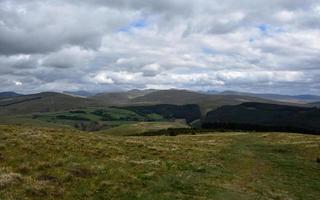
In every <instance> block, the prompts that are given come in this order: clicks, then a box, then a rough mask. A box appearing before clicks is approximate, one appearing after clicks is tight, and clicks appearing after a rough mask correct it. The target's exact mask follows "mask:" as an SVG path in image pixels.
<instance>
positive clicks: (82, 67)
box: [0, 0, 320, 94]
mask: <svg viewBox="0 0 320 200" xmlns="http://www.w3.org/2000/svg"><path fill="white" fill-rule="evenodd" d="M319 8H320V3H319V1H318V0H305V1H301V0H276V1H264V0H258V1H252V0H243V1H238V0H225V1H216V0H210V1H209V0H190V1H183V0H163V1H152V0H145V1H135V0H118V1H112V0H103V1H102V0H92V1H88V0H79V1H73V0H57V1H50V0H43V1H40V0H29V1H27V0H16V1H11V0H3V1H0V82H1V90H16V91H21V92H35V91H44V90H56V91H60V90H61V89H62V88H63V90H65V88H70V89H72V90H77V89H83V88H88V90H99V91H104V90H117V89H132V88H140V89H142V88H151V87H154V88H174V87H175V88H184V89H195V90H214V89H220V90H224V89H236V90H245V91H255V92H265V91H271V92H272V91H275V92H279V93H291V94H294V93H295V94H296V93H308V92H309V93H315V94H316V93H319V92H320V80H319V78H318V77H319V75H320V68H319V66H320V59H319V55H320V40H319V38H320V9H319ZM16 83H21V84H16Z"/></svg>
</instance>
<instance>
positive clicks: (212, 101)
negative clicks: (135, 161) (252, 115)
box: [132, 90, 280, 113]
mask: <svg viewBox="0 0 320 200" xmlns="http://www.w3.org/2000/svg"><path fill="white" fill-rule="evenodd" d="M132 102H135V103H140V104H142V103H145V104H176V105H184V104H198V105H199V106H200V107H201V110H202V112H204V113H205V112H207V111H209V110H211V109H214V108H217V107H220V106H223V105H237V104H241V103H244V102H261V103H277V102H276V101H272V100H267V99H263V98H258V97H253V96H241V95H209V94H202V93H198V92H193V91H187V90H159V91H156V92H152V93H150V94H147V95H144V96H141V97H137V98H135V99H133V100H132ZM279 103H280V102H279Z"/></svg>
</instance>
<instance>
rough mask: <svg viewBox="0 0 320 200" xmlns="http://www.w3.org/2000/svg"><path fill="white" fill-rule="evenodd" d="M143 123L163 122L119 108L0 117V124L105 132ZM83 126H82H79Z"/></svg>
mask: <svg viewBox="0 0 320 200" xmlns="http://www.w3.org/2000/svg"><path fill="white" fill-rule="evenodd" d="M143 121H158V122H165V121H167V120H165V119H164V118H163V117H162V116H160V115H158V114H150V115H146V116H141V115H139V114H137V113H135V112H132V111H129V110H125V109H119V108H86V109H75V110H70V111H61V112H47V113H36V114H29V115H20V116H19V115H16V116H10V115H9V116H0V124H3V125H6V124H18V125H22V124H28V125H35V126H39V125H41V126H45V127H63V126H69V127H74V128H75V127H76V128H78V129H81V130H87V131H93V130H95V131H96V130H107V129H110V128H114V127H117V126H120V125H127V124H134V123H137V122H143ZM81 124H84V126H81Z"/></svg>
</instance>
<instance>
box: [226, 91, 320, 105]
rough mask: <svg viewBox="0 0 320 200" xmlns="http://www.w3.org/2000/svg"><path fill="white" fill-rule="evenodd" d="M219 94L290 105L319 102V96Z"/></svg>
mask: <svg viewBox="0 0 320 200" xmlns="http://www.w3.org/2000/svg"><path fill="white" fill-rule="evenodd" d="M220 94H221V95H241V96H251V97H258V98H263V99H269V100H274V101H283V102H291V103H311V102H316V101H320V96H317V95H281V94H257V93H247V92H236V91H224V92H221V93H220Z"/></svg>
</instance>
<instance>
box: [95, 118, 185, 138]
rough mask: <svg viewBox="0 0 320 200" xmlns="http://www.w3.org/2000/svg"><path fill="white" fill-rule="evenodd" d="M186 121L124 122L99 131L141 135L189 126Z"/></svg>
mask: <svg viewBox="0 0 320 200" xmlns="http://www.w3.org/2000/svg"><path fill="white" fill-rule="evenodd" d="M188 127H189V126H187V125H186V123H185V122H182V121H176V122H139V123H133V124H122V125H120V126H117V127H114V128H110V129H107V130H103V131H100V132H99V133H103V134H107V135H114V136H130V135H141V134H142V133H145V132H148V131H158V130H164V129H168V128H188Z"/></svg>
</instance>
